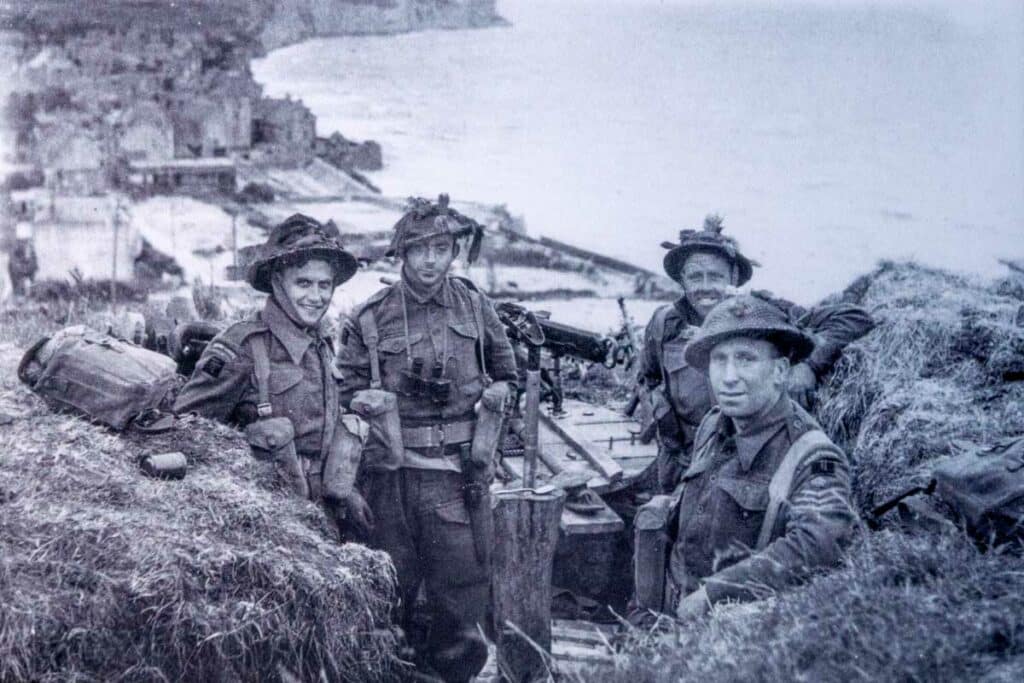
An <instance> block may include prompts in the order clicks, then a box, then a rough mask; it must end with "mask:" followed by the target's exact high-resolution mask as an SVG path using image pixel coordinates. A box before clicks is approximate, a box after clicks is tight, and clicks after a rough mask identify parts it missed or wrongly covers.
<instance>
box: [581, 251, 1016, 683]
mask: <svg viewBox="0 0 1024 683" xmlns="http://www.w3.org/2000/svg"><path fill="white" fill-rule="evenodd" d="M846 296H847V298H850V299H852V300H856V301H858V302H860V303H861V304H863V305H864V306H866V307H867V308H868V309H870V310H872V311H873V312H874V314H875V315H876V317H877V318H878V320H879V322H880V324H879V326H878V328H877V329H876V330H875V331H873V332H872V333H871V334H869V335H868V336H867V337H865V338H864V339H863V340H861V341H860V342H858V343H857V344H856V345H855V347H854V348H852V349H850V350H849V351H848V352H847V354H846V357H845V358H844V359H843V360H842V361H841V364H840V366H839V367H838V368H837V371H836V373H835V376H834V377H833V378H832V381H831V383H830V384H829V386H828V387H827V388H826V390H825V392H824V396H823V398H824V405H823V408H822V411H821V414H822V417H823V424H824V426H825V427H826V430H827V431H829V432H830V433H831V434H832V435H833V437H834V438H836V439H837V440H838V441H839V442H841V443H842V444H843V445H844V446H845V447H846V448H847V450H848V451H849V452H850V453H851V454H852V455H853V457H854V459H855V461H856V462H857V467H858V471H857V479H856V490H855V493H856V497H857V501H858V503H859V504H860V505H861V507H862V508H867V507H870V506H871V505H872V504H873V503H875V502H877V501H878V500H880V499H882V498H883V497H884V496H886V495H888V494H891V493H893V492H894V491H897V490H900V489H901V488H902V487H904V486H906V485H907V484H909V483H912V482H914V481H917V480H918V479H920V477H921V476H922V474H923V473H925V472H927V471H928V470H929V469H930V466H931V465H932V464H934V462H935V460H936V459H938V458H942V457H944V456H946V455H949V454H950V453H951V452H952V451H953V448H952V446H951V440H952V439H964V440H967V441H973V442H977V443H985V442H991V441H994V440H996V439H998V438H1000V437H1002V436H1007V435H1013V434H1020V433H1024V382H1021V381H1015V382H1004V381H1003V377H1004V375H1006V374H1008V373H1009V374H1010V375H1011V376H1012V373H1013V372H1016V371H1019V370H1020V369H1021V365H1022V364H1024V330H1022V329H1021V328H1020V327H1017V326H1015V325H1014V324H1013V322H1012V321H1013V319H1014V316H1015V314H1016V311H1017V310H1018V307H1019V306H1020V304H1021V302H1020V301H1019V300H1016V299H1013V298H1008V297H1004V296H1000V295H999V294H997V292H996V290H995V288H992V287H982V286H979V285H976V284H973V283H971V282H968V281H965V280H961V279H959V278H956V277H952V276H950V275H948V274H945V273H941V272H937V271H931V270H927V269H924V268H920V267H917V266H914V265H908V264H901V265H892V264H885V265H883V266H882V267H881V268H880V269H879V270H878V271H877V272H876V273H874V274H872V275H871V276H868V277H866V278H864V279H863V280H862V281H860V282H858V283H856V286H855V287H851V289H850V290H848V292H847V293H846ZM1015 552H1016V549H1013V552H1009V551H1003V552H1000V553H995V552H990V553H987V554H984V553H981V552H979V551H978V550H977V549H976V548H975V546H974V545H973V543H972V542H971V541H970V540H968V539H967V538H966V536H965V535H963V534H962V533H959V532H953V533H952V534H948V533H947V534H941V533H939V532H928V531H924V530H915V531H913V532H909V531H904V530H900V529H896V528H890V529H887V530H885V531H883V532H879V533H868V532H865V533H864V534H863V535H862V536H861V537H860V538H859V539H858V540H857V541H856V542H855V543H854V544H853V545H852V546H851V547H850V548H849V550H848V553H847V557H846V560H845V562H844V563H843V565H842V566H841V567H840V568H839V569H837V570H835V571H833V572H831V573H826V574H822V575H820V576H818V577H816V578H815V579H813V580H812V581H810V582H809V583H808V584H806V585H804V586H801V587H797V588H794V589H791V590H789V591H786V592H785V593H782V594H780V595H778V596H776V597H775V598H773V599H770V600H767V601H764V602H761V603H754V604H748V605H740V606H731V607H730V606H726V607H721V608H718V609H716V610H715V611H714V612H713V613H712V615H710V617H709V618H708V619H706V620H701V621H699V622H697V623H691V624H685V625H682V626H671V625H669V626H667V632H665V633H661V634H658V633H648V632H642V631H634V632H632V634H631V635H630V637H628V638H627V639H626V641H625V643H624V644H623V645H622V649H621V654H620V655H619V656H618V658H617V659H616V662H615V665H614V666H612V667H608V668H604V669H601V670H599V671H592V672H590V673H589V674H588V676H587V677H586V678H587V679H589V680H602V681H605V680H607V681H622V682H623V683H625V682H626V681H628V682H629V683H640V682H641V681H670V680H700V681H702V682H703V683H708V682H710V681H732V680H769V681H790V680H808V681H819V680H821V681H824V680H892V681H904V680H921V681H925V680H927V681H933V680H977V679H985V680H1000V681H1002V680H1005V681H1010V680H1024V604H1022V603H1024V596H1022V590H1024V561H1022V560H1021V558H1020V557H1019V555H1017V554H1015Z"/></svg>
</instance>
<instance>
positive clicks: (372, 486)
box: [335, 195, 517, 681]
mask: <svg viewBox="0 0 1024 683" xmlns="http://www.w3.org/2000/svg"><path fill="white" fill-rule="evenodd" d="M469 235H472V244H471V246H470V247H469V250H468V251H469V254H468V256H467V261H472V260H473V256H474V253H475V252H476V251H477V249H478V247H479V239H480V237H481V235H482V229H481V228H480V226H479V225H477V224H476V223H475V222H473V221H471V220H469V219H468V218H466V217H464V216H462V215H461V214H458V213H457V212H455V211H454V210H452V209H450V208H449V207H448V197H447V195H441V196H440V197H439V199H438V201H437V202H431V201H427V200H425V199H417V200H413V203H412V205H411V207H410V209H409V211H408V212H407V213H406V214H405V215H404V216H403V217H402V218H401V219H400V220H399V221H398V223H397V224H396V225H395V233H394V237H393V239H392V241H391V246H390V249H389V251H388V255H389V256H395V257H398V258H399V259H401V261H402V271H401V280H400V281H399V282H397V283H395V284H393V285H391V286H389V287H386V288H385V289H382V290H381V291H379V292H378V293H376V294H374V295H373V296H372V297H370V299H369V300H368V301H366V302H365V303H363V304H362V305H361V306H359V307H357V308H356V310H355V311H354V312H353V314H352V316H351V318H350V320H348V321H347V322H346V324H345V325H344V327H343V329H342V333H341V334H342V336H341V346H340V348H339V349H338V357H337V360H336V362H335V369H336V375H337V376H338V378H339V381H340V386H341V395H342V402H343V404H344V405H349V401H351V406H352V409H353V410H356V411H362V412H363V413H364V414H366V417H367V420H368V421H369V422H370V435H369V439H368V441H367V444H366V449H365V451H364V454H363V464H362V469H361V471H360V475H359V488H360V490H361V491H362V493H363V495H364V496H365V497H366V501H367V502H368V503H369V505H370V508H371V509H372V510H373V516H374V519H375V520H376V524H375V526H374V530H373V533H372V535H371V537H370V545H372V546H374V547H377V548H380V549H382V550H385V551H387V553H388V554H389V555H391V559H392V561H393V562H394V564H395V569H396V570H397V573H398V584H399V598H400V600H401V603H400V607H399V610H398V616H397V621H398V623H399V625H400V626H401V627H402V628H403V629H404V631H405V634H406V641H407V645H408V646H410V647H411V648H412V650H413V654H412V655H411V657H412V660H413V662H414V664H415V665H416V672H417V675H422V676H425V677H426V678H423V679H417V680H436V678H435V677H438V678H440V679H443V680H444V681H469V680H472V679H473V677H474V676H476V675H477V674H478V673H479V672H480V670H481V669H482V668H483V666H484V664H485V663H486V661H487V644H486V642H485V641H484V639H483V637H482V636H481V631H480V629H481V628H484V629H487V630H489V627H488V625H487V623H486V617H487V614H488V611H489V610H488V607H489V604H490V577H491V565H490V548H491V546H492V544H493V531H492V529H493V521H492V518H491V504H490V490H489V484H490V482H491V481H492V480H493V477H494V466H495V463H494V461H493V457H494V449H495V447H496V444H497V433H498V432H499V431H500V429H499V430H495V429H494V427H495V426H496V423H495V419H494V418H495V416H497V415H500V414H501V411H502V407H503V406H504V405H506V401H507V400H508V399H509V397H510V396H512V395H514V391H515V386H516V381H517V375H516V361H515V355H514V352H513V350H512V346H511V344H510V343H509V340H508V337H507V336H506V334H505V327H504V325H503V324H502V323H501V322H500V321H499V319H498V316H497V314H496V313H495V310H494V307H493V305H492V304H491V301H490V300H489V299H488V298H487V297H486V296H484V295H483V294H481V293H480V292H478V291H477V290H476V288H475V287H474V286H473V284H472V283H470V282H469V281H468V280H464V279H462V278H459V277H454V276H450V275H449V270H450V268H451V265H452V262H453V260H454V259H455V258H456V256H458V254H459V249H460V245H459V241H458V240H459V238H461V237H466V236H469ZM385 399H387V400H385ZM387 401H390V402H391V403H390V405H391V406H392V407H388V402H387ZM394 406H396V407H394ZM477 406H479V408H478V407H477ZM395 413H397V415H395ZM388 416H390V417H391V418H395V417H397V419H395V420H394V422H392V423H390V424H392V425H394V426H395V427H397V426H398V425H395V424H394V423H400V428H398V429H395V428H391V429H389V428H388V425H389V422H388ZM488 446H489V448H487V447H488ZM481 451H485V453H484V457H480V454H481ZM421 591H422V594H423V595H425V596H426V605H425V609H418V605H417V597H418V596H419V595H421Z"/></svg>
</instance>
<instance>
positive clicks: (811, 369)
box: [638, 215, 874, 493]
mask: <svg viewBox="0 0 1024 683" xmlns="http://www.w3.org/2000/svg"><path fill="white" fill-rule="evenodd" d="M723 227H724V226H723V220H722V218H721V217H719V216H717V215H711V216H708V217H707V218H705V220H704V225H703V227H702V229H700V230H683V231H681V232H680V234H679V242H678V243H664V244H663V246H666V247H668V248H669V251H668V253H667V254H666V255H665V259H664V266H665V272H666V273H667V274H668V275H669V277H671V278H672V279H673V280H675V281H676V282H678V283H680V285H681V286H682V290H683V295H682V296H681V297H680V298H679V299H678V300H677V301H675V302H674V303H672V304H667V305H665V306H662V307H661V308H659V309H657V310H656V311H655V313H654V315H653V316H652V318H651V321H650V323H648V325H647V329H646V332H645V335H644V352H643V355H642V356H641V361H640V367H639V373H638V380H639V384H640V387H639V388H640V390H641V391H642V392H643V393H645V394H646V396H647V400H648V402H649V403H648V405H649V411H648V412H649V414H651V416H652V418H653V420H654V423H655V425H656V427H657V437H658V446H659V448H658V460H657V484H656V485H654V486H653V488H654V489H655V490H656V491H661V492H663V493H664V492H668V491H671V490H672V489H673V487H674V486H675V484H676V482H678V480H679V476H680V474H682V472H683V470H685V469H686V466H687V465H688V464H689V458H690V450H691V447H692V444H693V438H694V435H695V433H696V430H697V425H698V424H699V423H700V420H701V418H702V417H703V416H704V414H705V413H706V412H707V411H708V409H710V408H711V406H712V405H713V404H714V401H713V399H712V396H711V391H710V388H709V386H708V380H707V377H706V376H705V373H704V372H703V371H702V370H701V369H700V368H697V367H694V366H693V365H691V364H690V363H689V362H687V359H686V357H685V355H684V348H685V347H686V344H687V342H688V341H689V340H690V338H691V337H692V336H693V335H694V333H695V331H696V329H697V327H698V326H700V325H701V323H703V322H704V316H705V315H707V313H708V311H710V310H711V308H712V307H714V306H715V305H716V304H717V303H719V302H720V301H721V300H722V299H724V298H725V297H726V296H727V295H728V294H729V293H730V291H731V290H732V289H733V288H735V287H738V286H741V285H743V284H746V283H747V282H748V281H749V280H750V278H751V276H752V274H753V269H754V266H755V265H757V263H756V262H755V261H754V260H752V259H750V258H748V257H747V256H745V255H744V254H743V252H742V251H741V250H740V246H739V243H738V242H737V241H736V240H735V239H734V238H732V237H729V236H727V235H725V234H723ZM773 300H774V301H775V303H776V304H777V305H778V306H780V307H782V308H783V309H784V310H785V311H786V312H787V313H788V314H789V316H790V317H791V318H792V319H794V320H797V319H799V320H800V326H801V327H803V328H805V329H808V330H811V331H813V332H814V333H815V335H816V336H815V348H814V349H813V351H812V352H811V354H810V355H809V356H808V357H807V359H806V360H805V361H804V362H801V363H798V364H795V365H794V366H793V369H792V370H791V374H792V377H791V380H790V390H791V391H792V392H793V393H794V395H797V396H799V397H800V398H801V400H802V401H803V402H804V404H805V405H808V403H809V400H810V399H809V396H810V392H811V391H813V389H814V388H815V387H816V385H817V383H818V381H819V379H820V378H821V377H822V376H823V375H825V374H826V373H827V372H828V371H829V370H830V369H831V368H832V366H833V365H834V363H835V361H836V360H837V359H838V357H839V355H840V353H841V352H842V349H843V348H844V347H845V346H846V345H847V344H848V343H850V342H851V341H853V340H855V339H857V338H859V337H860V336H862V335H863V334H865V333H867V332H868V330H870V329H871V327H872V326H873V324H874V323H873V321H872V319H871V316H870V315H868V313H867V312H866V311H864V310H863V309H861V308H859V307H856V306H852V305H848V304H841V305H835V306H827V307H820V308H818V309H816V310H812V311H810V312H807V311H805V310H804V309H802V308H801V307H799V306H797V305H796V304H793V303H790V302H788V301H784V300H782V299H773Z"/></svg>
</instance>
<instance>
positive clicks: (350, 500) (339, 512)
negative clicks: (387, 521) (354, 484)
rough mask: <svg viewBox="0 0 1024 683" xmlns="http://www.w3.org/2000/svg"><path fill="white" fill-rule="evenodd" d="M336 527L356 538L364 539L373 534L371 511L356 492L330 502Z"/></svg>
mask: <svg viewBox="0 0 1024 683" xmlns="http://www.w3.org/2000/svg"><path fill="white" fill-rule="evenodd" d="M331 502H332V504H333V506H334V511H335V516H336V517H337V520H338V526H339V527H341V528H342V529H343V530H344V531H350V532H352V533H353V534H354V535H355V536H356V538H359V539H366V538H369V536H370V535H371V534H372V533H373V525H374V519H373V511H372V510H371V509H370V506H369V505H368V504H367V503H366V500H365V499H364V498H363V497H362V496H361V495H359V493H358V492H356V491H352V492H350V493H349V494H348V495H346V496H344V497H342V498H336V499H334V500H333V501H331Z"/></svg>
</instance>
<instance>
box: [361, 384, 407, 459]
mask: <svg viewBox="0 0 1024 683" xmlns="http://www.w3.org/2000/svg"><path fill="white" fill-rule="evenodd" d="M352 410H353V412H355V413H356V415H358V416H359V417H361V418H363V419H364V420H366V422H367V424H369V426H370V439H374V438H376V439H378V440H379V441H380V442H381V443H383V444H384V445H385V446H386V452H387V456H386V457H387V459H386V460H385V461H384V462H382V463H380V465H381V466H382V467H384V468H386V469H396V468H398V467H399V466H400V465H401V464H402V461H403V460H404V458H405V446H404V445H403V443H402V420H401V418H400V417H399V416H398V397H397V396H396V395H395V394H393V393H391V392H390V391H385V390H383V389H363V390H362V391H357V392H356V393H355V395H354V396H353V397H352Z"/></svg>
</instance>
